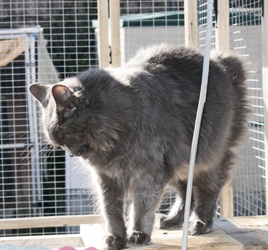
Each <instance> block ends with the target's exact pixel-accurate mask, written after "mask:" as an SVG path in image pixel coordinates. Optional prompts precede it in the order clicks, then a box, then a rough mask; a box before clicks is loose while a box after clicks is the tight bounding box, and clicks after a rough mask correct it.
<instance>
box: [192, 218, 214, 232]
mask: <svg viewBox="0 0 268 250" xmlns="http://www.w3.org/2000/svg"><path fill="white" fill-rule="evenodd" d="M211 231H212V225H211V226H208V225H207V224H206V223H204V222H203V221H201V220H193V221H190V223H189V230H188V233H189V234H190V235H199V234H205V233H209V232H211Z"/></svg>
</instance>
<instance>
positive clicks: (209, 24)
mask: <svg viewBox="0 0 268 250" xmlns="http://www.w3.org/2000/svg"><path fill="white" fill-rule="evenodd" d="M212 7H213V1H212V0H208V1H207V30H206V44H205V54H204V63H203V73H202V82H201V90H200V97H199V103H198V108H197V113H196V120H195V127H194V134H193V140H192V148H191V157H190V163H189V173H188V182H187V192H186V201H185V211H184V224H183V238H182V250H186V249H187V244H188V230H189V217H190V211H191V197H192V185H193V176H194V166H195V160H196V152H197V146H198V139H199V132H200V127H201V121H202V115H203V109H204V105H205V102H206V94H207V84H208V72H209V58H210V42H211V28H212Z"/></svg>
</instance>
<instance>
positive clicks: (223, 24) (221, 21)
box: [216, 0, 234, 218]
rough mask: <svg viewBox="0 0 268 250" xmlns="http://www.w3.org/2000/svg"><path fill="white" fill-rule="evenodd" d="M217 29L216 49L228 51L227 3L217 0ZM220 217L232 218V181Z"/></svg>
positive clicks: (226, 188) (224, 193)
mask: <svg viewBox="0 0 268 250" xmlns="http://www.w3.org/2000/svg"><path fill="white" fill-rule="evenodd" d="M217 7H218V9H217V10H216V11H217V28H216V49H218V50H222V51H228V50H229V49H230V41H229V1H226V0H218V6H217ZM220 207H221V210H220V212H221V216H223V217H227V218H230V217H233V215H234V207H233V187H232V181H228V182H227V183H226V184H225V186H224V187H223V188H222V191H221V195H220Z"/></svg>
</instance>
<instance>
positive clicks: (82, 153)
mask: <svg viewBox="0 0 268 250" xmlns="http://www.w3.org/2000/svg"><path fill="white" fill-rule="evenodd" d="M61 148H62V149H64V150H65V151H66V153H67V154H68V155H69V156H70V157H74V156H85V155H87V154H88V153H89V149H88V146H82V147H80V148H79V149H78V150H75V151H72V150H70V149H69V148H68V147H67V146H61Z"/></svg>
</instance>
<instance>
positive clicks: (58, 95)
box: [52, 84, 77, 116]
mask: <svg viewBox="0 0 268 250" xmlns="http://www.w3.org/2000/svg"><path fill="white" fill-rule="evenodd" d="M52 95H53V97H54V100H55V102H56V104H57V109H58V111H59V112H64V113H65V115H64V116H66V114H69V113H70V111H72V110H73V108H74V101H75V100H76V99H77V97H76V96H75V95H74V93H73V91H72V90H71V89H69V88H68V87H67V86H65V85H62V84H56V85H54V86H53V87H52Z"/></svg>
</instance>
